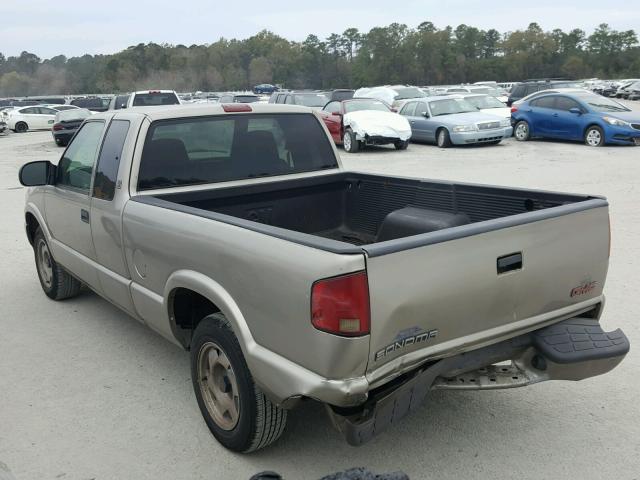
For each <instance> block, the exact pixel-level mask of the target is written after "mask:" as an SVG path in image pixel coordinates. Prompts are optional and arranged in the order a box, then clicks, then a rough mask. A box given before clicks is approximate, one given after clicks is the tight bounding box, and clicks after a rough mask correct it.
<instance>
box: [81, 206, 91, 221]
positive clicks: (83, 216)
mask: <svg viewBox="0 0 640 480" xmlns="http://www.w3.org/2000/svg"><path fill="white" fill-rule="evenodd" d="M80 220H82V221H83V222H84V223H89V212H88V211H87V210H85V209H84V208H82V209H80Z"/></svg>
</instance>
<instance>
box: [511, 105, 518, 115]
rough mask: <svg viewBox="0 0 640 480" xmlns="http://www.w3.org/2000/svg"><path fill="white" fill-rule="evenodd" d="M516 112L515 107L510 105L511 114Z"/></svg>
mask: <svg viewBox="0 0 640 480" xmlns="http://www.w3.org/2000/svg"><path fill="white" fill-rule="evenodd" d="M517 111H518V106H517V105H511V113H516V112H517Z"/></svg>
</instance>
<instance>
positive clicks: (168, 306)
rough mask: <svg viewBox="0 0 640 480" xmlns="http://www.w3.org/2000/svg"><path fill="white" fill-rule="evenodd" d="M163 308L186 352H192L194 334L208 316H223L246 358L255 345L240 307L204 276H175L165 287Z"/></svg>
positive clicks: (184, 272) (189, 273)
mask: <svg viewBox="0 0 640 480" xmlns="http://www.w3.org/2000/svg"><path fill="white" fill-rule="evenodd" d="M164 308H165V311H166V312H167V314H168V316H169V322H170V325H171V330H172V332H173V335H174V336H175V338H176V339H177V340H178V341H179V342H180V343H181V344H182V346H183V347H184V348H185V349H187V350H188V349H189V348H190V345H191V338H192V335H193V331H194V330H195V328H196V327H197V325H198V323H199V322H200V321H201V320H202V319H203V318H204V317H205V316H207V315H210V314H212V313H217V312H220V313H222V314H223V315H224V316H225V317H226V318H227V320H228V321H229V323H230V324H231V327H232V329H233V333H234V334H235V335H236V337H237V338H238V342H239V343H240V346H241V348H242V350H243V352H244V354H245V357H246V356H247V353H248V350H250V349H251V347H252V346H253V345H254V344H255V342H254V340H253V336H252V335H251V332H250V330H249V327H248V325H247V322H246V321H245V319H244V316H243V315H242V312H241V311H240V308H239V307H238V305H237V303H236V302H235V301H234V300H233V298H232V296H231V295H230V294H229V292H227V291H226V290H225V289H224V287H222V285H220V284H219V283H218V282H216V281H215V280H213V279H211V278H209V277H207V276H206V275H203V274H202V273H199V272H195V271H191V270H179V271H176V272H174V273H173V274H172V275H171V276H170V277H169V279H168V280H167V283H166V285H165V290H164Z"/></svg>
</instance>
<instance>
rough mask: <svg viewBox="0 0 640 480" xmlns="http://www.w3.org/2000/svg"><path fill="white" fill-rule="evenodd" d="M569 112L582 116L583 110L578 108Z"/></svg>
mask: <svg viewBox="0 0 640 480" xmlns="http://www.w3.org/2000/svg"><path fill="white" fill-rule="evenodd" d="M569 112H570V113H573V114H575V115H582V110H580V109H579V108H578V107H573V108H570V109H569Z"/></svg>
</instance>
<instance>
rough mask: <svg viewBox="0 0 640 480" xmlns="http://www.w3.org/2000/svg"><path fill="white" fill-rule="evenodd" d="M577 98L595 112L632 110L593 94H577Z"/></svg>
mask: <svg viewBox="0 0 640 480" xmlns="http://www.w3.org/2000/svg"><path fill="white" fill-rule="evenodd" d="M575 96H576V97H577V98H579V99H580V100H582V101H583V102H584V103H586V104H587V105H588V106H589V108H590V109H591V110H592V111H594V112H630V111H631V109H629V108H627V107H625V106H624V105H622V104H621V103H618V102H616V101H614V100H610V99H608V98H606V97H603V96H601V95H594V94H593V93H589V92H585V93H577V94H575Z"/></svg>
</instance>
